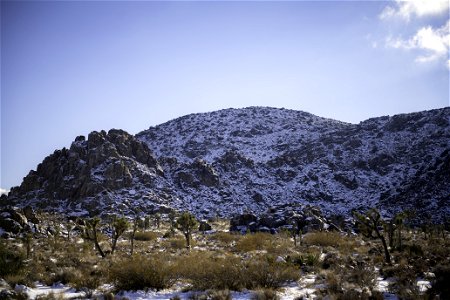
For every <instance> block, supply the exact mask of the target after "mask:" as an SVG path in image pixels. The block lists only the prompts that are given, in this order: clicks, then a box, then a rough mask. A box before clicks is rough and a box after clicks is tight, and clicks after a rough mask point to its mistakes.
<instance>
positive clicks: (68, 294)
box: [15, 282, 84, 299]
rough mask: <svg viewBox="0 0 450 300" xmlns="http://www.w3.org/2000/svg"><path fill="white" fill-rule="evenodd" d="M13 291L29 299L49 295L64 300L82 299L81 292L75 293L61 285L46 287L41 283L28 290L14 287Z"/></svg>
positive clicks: (73, 290) (17, 286) (22, 286)
mask: <svg viewBox="0 0 450 300" xmlns="http://www.w3.org/2000/svg"><path fill="white" fill-rule="evenodd" d="M15 290H16V291H18V292H24V293H26V294H27V295H28V297H29V298H30V299H35V298H36V297H37V296H40V295H48V294H51V293H53V294H54V295H62V296H64V298H66V299H72V298H82V297H84V293H83V292H77V291H76V290H75V289H74V288H71V287H69V286H66V285H63V284H55V285H53V286H46V285H44V284H42V283H39V282H37V283H36V284H35V287H34V288H30V287H27V286H24V285H16V288H15Z"/></svg>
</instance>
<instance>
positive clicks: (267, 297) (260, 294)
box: [250, 289, 280, 300]
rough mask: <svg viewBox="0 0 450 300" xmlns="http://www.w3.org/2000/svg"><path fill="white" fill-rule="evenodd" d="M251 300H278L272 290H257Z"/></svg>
mask: <svg viewBox="0 0 450 300" xmlns="http://www.w3.org/2000/svg"><path fill="white" fill-rule="evenodd" d="M250 299H251V300H279V299H280V297H279V296H278V295H277V292H276V291H274V290H272V289H263V290H258V291H256V292H254V293H253V294H252V297H251V298H250Z"/></svg>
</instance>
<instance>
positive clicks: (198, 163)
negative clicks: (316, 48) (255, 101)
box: [3, 107, 450, 220]
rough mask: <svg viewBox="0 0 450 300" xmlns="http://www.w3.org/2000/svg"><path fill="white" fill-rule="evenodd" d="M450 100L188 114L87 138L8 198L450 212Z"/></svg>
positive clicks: (52, 204) (126, 208) (102, 205)
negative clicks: (415, 105)
mask: <svg viewBox="0 0 450 300" xmlns="http://www.w3.org/2000/svg"><path fill="white" fill-rule="evenodd" d="M449 123H450V108H443V109H437V110H431V111H424V112H418V113H412V114H403V115H396V116H393V117H380V118H373V119H369V120H367V121H364V122H361V123H360V124H348V123H343V122H339V121H335V120H331V119H325V118H320V117H317V116H314V115H312V114H309V113H305V112H301V111H293V110H286V109H276V108H267V107H250V108H245V109H225V110H220V111H216V112H211V113H202V114H192V115H188V116H184V117H181V118H178V119H175V120H172V121H169V122H167V123H164V124H161V125H159V126H156V127H151V128H149V129H148V130H145V131H143V132H141V133H139V134H137V135H136V136H131V135H129V134H127V133H126V132H124V131H121V130H111V131H109V132H108V133H106V132H93V133H91V134H90V135H89V137H88V139H87V140H86V139H85V138H83V137H78V138H77V139H76V141H75V142H74V143H73V144H72V146H71V148H70V149H63V150H60V151H56V152H55V153H54V154H52V155H50V156H49V157H47V158H46V159H45V160H44V162H43V163H42V164H40V165H39V166H38V168H37V170H36V171H31V172H30V174H29V175H28V176H27V177H25V178H24V182H23V183H22V185H21V186H20V187H18V188H14V189H13V190H12V191H11V193H10V194H9V196H8V199H7V200H5V199H4V201H3V202H4V203H5V202H7V203H11V202H12V203H14V204H18V205H27V204H32V205H34V206H38V207H41V208H45V209H50V210H51V209H59V210H62V211H65V212H70V213H72V214H75V213H78V214H82V213H86V211H89V212H90V213H91V214H97V213H109V212H114V213H120V212H123V213H129V212H131V211H133V210H134V211H136V210H138V211H145V212H151V211H155V210H158V209H159V210H161V209H162V210H164V209H167V208H169V207H173V208H177V209H181V210H189V211H191V212H193V213H195V214H196V215H198V216H202V217H207V216H216V215H220V216H232V215H235V214H237V213H244V212H253V213H255V214H260V213H262V212H264V211H266V210H267V209H268V208H270V207H272V206H277V205H284V204H297V205H306V204H310V205H313V206H318V207H320V208H321V209H322V211H324V212H325V213H326V214H329V215H332V214H348V213H349V212H350V211H351V210H352V209H360V208H365V207H373V206H376V207H379V208H380V209H382V210H383V211H384V212H386V213H392V212H395V211H399V210H404V209H416V210H418V212H419V213H422V214H423V213H427V214H428V215H429V216H430V217H432V218H433V219H435V220H439V219H440V220H442V219H445V218H448V216H449V215H450V205H449V204H450V187H449V186H450V185H448V184H447V182H448V181H449V179H450V176H449V173H450V153H449V150H450V124H449Z"/></svg>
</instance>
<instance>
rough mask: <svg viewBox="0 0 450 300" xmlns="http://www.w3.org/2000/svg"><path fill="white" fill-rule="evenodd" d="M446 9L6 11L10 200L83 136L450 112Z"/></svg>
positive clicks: (151, 5)
mask: <svg viewBox="0 0 450 300" xmlns="http://www.w3.org/2000/svg"><path fill="white" fill-rule="evenodd" d="M448 6H449V4H448V1H439V0H437V1H436V0H428V1H409V2H398V1H387V2H386V1H289V2H281V1H272V2H269V1H265V2H254V1H252V2H230V1H225V2H217V1H201V2H189V1H181V2H171V1H166V2H156V1H139V2H121V1H96V2H91V1H83V2H66V1H62V2H55V1H53V2H17V1H13V2H8V1H2V2H1V147H0V148H1V177H0V192H1V193H3V192H6V191H7V190H9V189H10V188H11V187H13V186H17V185H20V183H21V181H22V178H23V177H25V176H26V175H27V174H28V172H29V171H30V170H32V169H33V170H35V169H36V167H37V165H38V164H39V163H40V162H41V161H42V160H43V159H44V158H45V157H46V156H48V155H49V154H51V153H53V151H54V150H56V149H61V148H63V147H70V144H71V142H72V141H73V140H74V139H75V137H76V136H78V135H85V136H87V135H88V134H89V132H91V131H93V130H102V129H104V130H109V129H111V128H121V129H124V130H126V131H128V132H129V133H131V134H136V133H138V132H140V131H142V130H145V129H147V128H148V127H150V126H154V125H157V124H161V123H163V122H166V121H169V120H171V119H174V118H176V117H180V116H183V115H186V114H190V113H198V112H208V111H214V110H218V109H224V108H230V107H233V108H240V107H248V106H271V107H284V108H289V109H295V110H302V111H307V112H310V113H313V114H315V115H318V116H321V117H329V118H333V119H337V120H341V121H346V122H351V123H358V122H360V121H362V120H365V119H368V118H371V117H377V116H384V115H394V114H398V113H408V112H414V111H421V110H428V109H433V108H442V107H446V106H449V105H450V104H449V70H450V61H449V40H450V36H449V27H450V24H449V7H448Z"/></svg>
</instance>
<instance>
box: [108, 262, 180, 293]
mask: <svg viewBox="0 0 450 300" xmlns="http://www.w3.org/2000/svg"><path fill="white" fill-rule="evenodd" d="M174 266H175V264H174V263H173V261H172V260H171V259H170V257H169V256H167V255H162V254H159V255H152V256H150V257H146V256H143V255H135V256H133V257H132V258H131V259H121V260H119V261H116V262H114V263H113V265H112V266H111V268H110V272H109V278H110V280H111V281H112V282H113V283H114V285H115V287H116V289H117V290H142V289H148V288H151V289H156V290H161V289H164V288H168V287H170V286H172V285H173V283H174V282H175V280H176V278H177V276H176V273H175V268H174Z"/></svg>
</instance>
